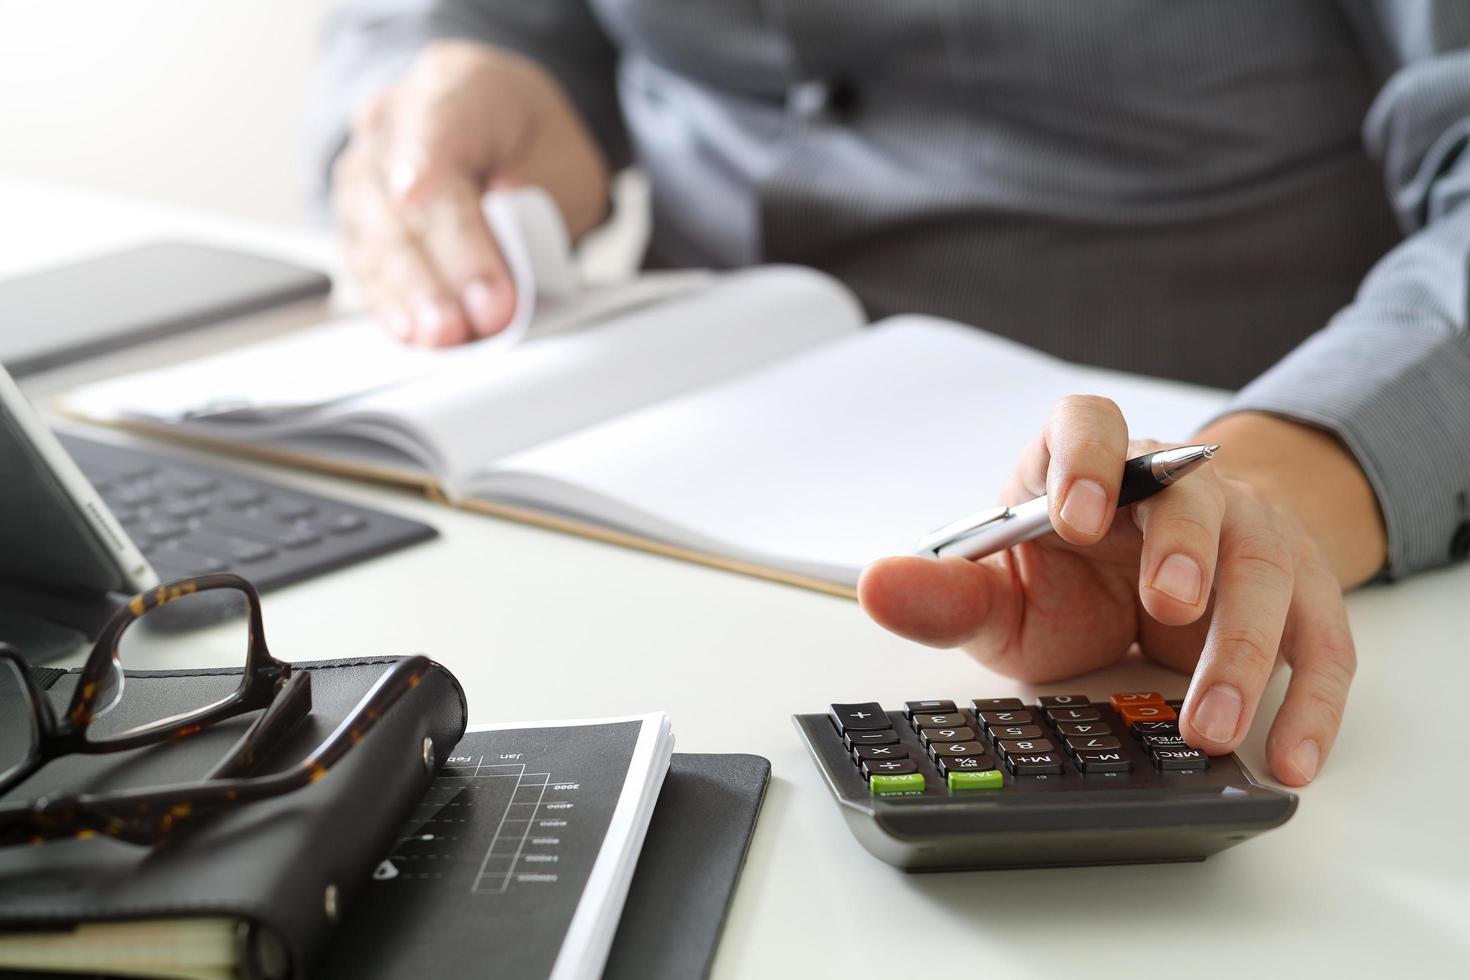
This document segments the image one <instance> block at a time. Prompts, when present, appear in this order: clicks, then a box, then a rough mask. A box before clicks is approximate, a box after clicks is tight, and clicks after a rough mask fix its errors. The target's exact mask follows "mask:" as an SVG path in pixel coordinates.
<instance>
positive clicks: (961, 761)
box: [934, 755, 995, 776]
mask: <svg viewBox="0 0 1470 980" xmlns="http://www.w3.org/2000/svg"><path fill="white" fill-rule="evenodd" d="M934 764H935V765H936V766H938V767H939V775H941V776H948V775H949V774H950V773H952V772H988V771H990V770H991V769H994V768H995V762H994V761H992V760H991V758H990V756H988V755H946V756H941V757H940V758H939V759H937V760H935V762H934Z"/></svg>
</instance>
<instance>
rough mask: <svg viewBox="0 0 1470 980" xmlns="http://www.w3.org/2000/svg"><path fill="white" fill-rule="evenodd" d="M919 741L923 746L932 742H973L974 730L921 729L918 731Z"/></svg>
mask: <svg viewBox="0 0 1470 980" xmlns="http://www.w3.org/2000/svg"><path fill="white" fill-rule="evenodd" d="M919 741H921V742H923V743H924V744H925V745H930V744H932V743H934V742H973V741H975V730H974V729H973V728H921V729H919Z"/></svg>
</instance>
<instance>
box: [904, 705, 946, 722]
mask: <svg viewBox="0 0 1470 980" xmlns="http://www.w3.org/2000/svg"><path fill="white" fill-rule="evenodd" d="M903 707H904V714H906V715H908V716H909V717H910V718H912V717H913V716H914V715H920V714H926V715H932V714H944V713H946V712H951V711H954V710H956V709H955V706H954V702H953V701H905V702H904V703H903Z"/></svg>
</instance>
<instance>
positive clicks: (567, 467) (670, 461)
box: [486, 317, 1229, 584]
mask: <svg viewBox="0 0 1470 980" xmlns="http://www.w3.org/2000/svg"><path fill="white" fill-rule="evenodd" d="M1079 392H1086V393H1093V394H1102V395H1107V396H1109V397H1112V398H1113V399H1114V400H1116V401H1117V402H1118V403H1119V405H1121V406H1122V407H1123V410H1124V413H1125V415H1126V417H1127V418H1128V420H1129V426H1130V430H1131V432H1132V433H1133V434H1134V435H1135V436H1138V437H1152V438H1159V439H1166V440H1179V439H1185V438H1187V437H1188V436H1189V435H1190V434H1191V433H1192V432H1193V431H1195V429H1196V428H1197V427H1198V426H1199V425H1200V424H1201V423H1203V422H1204V421H1206V420H1207V419H1208V418H1210V416H1211V415H1212V414H1213V413H1215V412H1217V411H1218V410H1219V409H1220V408H1221V406H1222V405H1223V404H1224V401H1225V398H1226V395H1225V394H1224V393H1223V392H1219V391H1215V390H1210V389H1201V388H1197V387H1193V386H1189V385H1183V384H1178V383H1174V382H1167V381H1158V380H1154V379H1147V378H1140V377H1135V376H1131V375H1125V374H1120V373H1116V372H1111V371H1104V370H1099V369H1093V368H1083V367H1078V366H1075V365H1071V364H1068V363H1066V362H1063V361H1059V360H1057V359H1055V358H1052V357H1049V356H1047V355H1044V354H1040V353H1037V352H1036V351H1033V350H1031V349H1029V348H1026V347H1023V346H1021V345H1018V344H1015V343H1012V342H1010V341H1007V340H1002V339H1000V338H997V337H994V336H991V335H989V334H985V333H982V332H980V331H978V330H975V329H973V328H970V327H965V326H961V325H958V324H954V323H949V322H947V321H942V320H936V319H931V318H927V317H898V318H893V319H889V320H885V321H883V322H882V323H880V324H878V325H876V326H875V327H873V328H871V329H868V330H865V331H863V332H861V333H859V334H857V335H855V336H851V337H848V338H844V339H842V340H838V341H835V342H832V343H828V344H825V345H823V346H821V347H819V348H816V349H814V350H810V351H808V352H806V353H804V354H800V355H798V356H796V357H792V358H789V359H787V360H784V361H782V362H780V363H779V364H777V365H775V366H773V367H769V368H764V369H761V370H757V371H754V372H750V373H747V374H744V375H742V376H740V377H738V378H736V379H734V380H732V381H728V382H726V383H724V384H721V385H718V386H716V387H712V388H706V389H704V390H702V391H699V392H695V393H693V394H690V395H686V396H684V397H680V398H677V399H673V400H669V401H664V402H661V403H659V404H656V405H653V406H650V407H648V408H646V409H642V410H639V411H636V412H633V413H630V414H627V415H623V416H621V417H618V418H614V419H611V420H609V421H608V422H605V423H602V424H600V425H596V426H593V427H591V428H589V429H585V430H582V431H580V432H577V433H574V434H572V435H570V436H567V437H564V438H561V439H557V440H555V441H553V442H549V443H546V444H544V445H542V446H539V447H537V448H535V449H531V450H528V451H526V452H523V453H519V454H516V455H514V456H511V457H508V458H506V459H505V460H503V461H502V466H501V467H499V469H501V470H502V472H505V471H513V472H515V473H519V474H521V475H522V477H535V478H538V479H537V480H536V482H542V481H544V482H545V484H547V485H555V486H558V487H560V488H561V489H560V492H558V493H556V494H554V496H556V497H559V498H560V503H561V505H562V506H564V507H565V508H566V509H568V510H573V511H575V510H581V509H587V510H589V511H592V512H593V513H594V514H599V515H600V516H602V517H603V518H604V519H609V518H610V519H611V520H612V521H613V522H614V523H619V524H622V525H623V526H625V527H628V528H629V529H630V530H635V531H638V532H640V533H644V534H648V535H650V536H654V537H659V538H663V539H664V540H668V541H672V542H673V543H676V544H685V545H686V546H690V547H695V548H702V547H708V546H710V545H718V546H719V547H718V550H720V551H723V552H725V553H726V554H727V555H729V556H730V557H736V558H742V559H747V560H756V561H758V562H760V563H762V564H767V565H772V566H776V567H781V568H784V569H787V570H790V571H796V572H800V573H804V574H812V575H817V576H819V577H823V578H828V579H830V580H833V581H837V582H843V583H848V584H851V583H853V582H855V581H856V577H857V572H858V571H859V570H860V569H861V567H862V566H863V565H864V564H866V563H867V562H869V561H871V560H873V559H875V558H878V557H881V556H884V555H889V554H901V553H908V552H911V551H912V550H913V547H914V545H915V543H916V542H917V541H918V538H919V537H920V535H922V534H923V533H925V532H926V531H929V530H931V529H933V528H934V527H936V526H938V525H940V524H943V523H945V522H947V521H950V520H952V519H954V518H956V517H958V516H960V515H962V514H964V513H967V512H969V511H972V510H976V509H978V508H981V507H984V506H989V505H991V504H993V503H994V502H995V500H996V495H997V493H998V492H999V491H1000V489H1001V487H1002V486H1003V484H1004V482H1005V480H1006V478H1007V477H1008V475H1009V473H1010V471H1011V469H1012V467H1013V466H1014V465H1015V462H1016V460H1017V459H1018V458H1019V457H1020V454H1021V451H1022V449H1023V448H1024V447H1025V446H1026V444H1027V443H1028V442H1029V441H1030V440H1031V439H1032V438H1033V437H1034V436H1035V435H1036V433H1037V432H1039V431H1040V429H1041V427H1042V424H1043V423H1044V421H1045V420H1046V417H1047V414H1048V413H1049V411H1050V410H1051V408H1052V405H1053V404H1054V403H1055V402H1056V401H1057V400H1058V399H1059V398H1061V397H1063V396H1064V395H1067V394H1072V393H1079ZM1225 451H1227V452H1228V451H1229V450H1228V447H1227V448H1226V450H1225ZM506 475H507V476H511V473H506ZM520 482H522V480H519V479H516V478H515V477H513V476H512V478H511V479H510V480H509V481H508V483H509V484H511V485H514V484H516V483H520ZM486 490H487V491H488V492H489V494H488V495H492V496H493V492H494V491H493V487H492V486H487V487H486ZM579 498H580V499H579ZM655 515H656V516H655Z"/></svg>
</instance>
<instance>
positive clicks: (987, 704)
mask: <svg viewBox="0 0 1470 980" xmlns="http://www.w3.org/2000/svg"><path fill="white" fill-rule="evenodd" d="M970 707H972V708H974V709H975V710H976V711H1020V710H1021V709H1023V708H1025V707H1026V706H1025V705H1024V704H1022V703H1021V699H1020V698H975V699H974V700H973V701H971V702H970Z"/></svg>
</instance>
